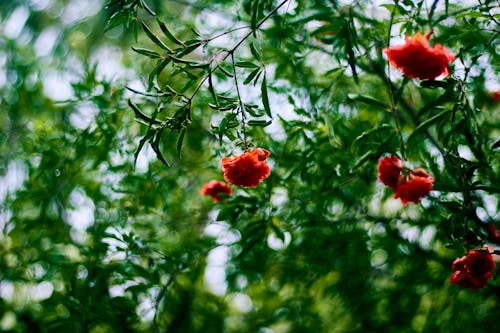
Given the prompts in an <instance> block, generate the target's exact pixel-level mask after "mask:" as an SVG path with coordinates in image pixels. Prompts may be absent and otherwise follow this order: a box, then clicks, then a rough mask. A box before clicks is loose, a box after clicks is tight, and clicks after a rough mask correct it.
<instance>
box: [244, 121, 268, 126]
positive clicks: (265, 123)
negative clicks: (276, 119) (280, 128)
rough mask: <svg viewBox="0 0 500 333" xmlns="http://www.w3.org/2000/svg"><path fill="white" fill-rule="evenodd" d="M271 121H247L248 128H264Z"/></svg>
mask: <svg viewBox="0 0 500 333" xmlns="http://www.w3.org/2000/svg"><path fill="white" fill-rule="evenodd" d="M272 122H273V121H272V120H267V121H266V120H249V121H248V123H247V124H248V125H249V126H258V127H266V126H268V125H270V124H271V123H272Z"/></svg>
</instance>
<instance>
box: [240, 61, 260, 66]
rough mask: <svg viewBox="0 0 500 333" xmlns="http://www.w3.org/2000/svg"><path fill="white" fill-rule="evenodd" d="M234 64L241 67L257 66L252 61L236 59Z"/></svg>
mask: <svg viewBox="0 0 500 333" xmlns="http://www.w3.org/2000/svg"><path fill="white" fill-rule="evenodd" d="M234 65H235V66H236V67H242V68H255V67H259V65H257V64H254V63H253V62H250V61H238V62H236V63H235V64H234Z"/></svg>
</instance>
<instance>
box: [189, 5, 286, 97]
mask: <svg viewBox="0 0 500 333" xmlns="http://www.w3.org/2000/svg"><path fill="white" fill-rule="evenodd" d="M288 1H290V0H283V1H282V2H281V3H280V4H279V5H278V6H276V7H275V8H274V9H273V10H271V11H270V12H269V13H268V14H267V15H266V16H264V17H263V18H262V19H261V20H260V21H259V22H258V23H257V25H256V26H255V29H259V28H260V27H261V26H262V25H263V24H264V23H265V22H266V21H267V20H269V18H271V16H273V15H274V14H275V13H276V12H277V11H278V10H279V9H280V8H281V7H283V5H285V4H286V3H287V2H288ZM243 28H248V27H241V29H243ZM239 29H240V28H237V29H235V30H233V31H236V30H239ZM230 32H232V31H230ZM252 32H253V31H252V30H250V31H249V32H247V33H246V34H245V35H244V36H243V37H242V38H241V39H240V40H239V41H238V42H237V43H236V44H235V45H234V46H233V47H232V48H231V49H229V50H227V51H225V52H226V54H225V55H224V57H222V61H224V60H226V59H227V58H229V56H231V57H233V53H234V52H235V51H236V49H237V48H238V47H240V46H241V44H243V42H244V41H245V40H247V39H248V37H250V36H251V35H252ZM228 33H229V32H228ZM223 35H224V33H223V34H222V35H220V36H223ZM220 36H216V37H220ZM216 37H214V38H216ZM214 38H212V39H210V40H213V39H214ZM210 40H209V41H210ZM233 59H234V57H233ZM213 61H214V60H211V61H210V64H212V62H213ZM233 63H234V62H233ZM215 68H216V67H215ZM215 68H212V66H210V69H209V72H208V74H207V75H205V76H204V77H203V79H201V81H200V83H198V85H197V86H196V88H195V89H194V92H193V94H192V95H191V97H190V98H189V100H192V99H193V98H194V96H195V95H196V94H197V93H198V91H199V90H200V88H201V86H203V84H204V83H205V82H206V81H207V79H208V77H209V76H210V75H212V73H213V72H214V71H215Z"/></svg>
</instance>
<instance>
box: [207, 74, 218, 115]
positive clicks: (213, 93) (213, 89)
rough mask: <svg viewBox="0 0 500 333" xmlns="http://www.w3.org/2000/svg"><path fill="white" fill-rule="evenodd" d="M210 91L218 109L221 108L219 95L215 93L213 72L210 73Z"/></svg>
mask: <svg viewBox="0 0 500 333" xmlns="http://www.w3.org/2000/svg"><path fill="white" fill-rule="evenodd" d="M208 91H209V92H210V95H212V98H213V99H214V103H215V106H216V108H218V107H219V99H218V98H217V94H216V93H215V88H214V83H213V78H212V72H211V71H210V72H209V73H208Z"/></svg>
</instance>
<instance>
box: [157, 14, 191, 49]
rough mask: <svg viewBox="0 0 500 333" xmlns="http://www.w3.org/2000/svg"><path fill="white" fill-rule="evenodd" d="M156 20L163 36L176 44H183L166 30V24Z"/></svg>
mask: <svg viewBox="0 0 500 333" xmlns="http://www.w3.org/2000/svg"><path fill="white" fill-rule="evenodd" d="M157 22H158V25H159V26H160V29H161V31H163V33H164V34H165V36H166V37H167V38H168V39H170V40H171V41H172V42H174V43H175V44H177V45H181V46H185V45H184V43H183V42H181V41H180V40H179V39H177V37H175V36H174V34H172V33H171V32H170V30H168V28H167V26H166V25H165V24H164V23H163V22H161V21H160V20H158V19H157Z"/></svg>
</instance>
